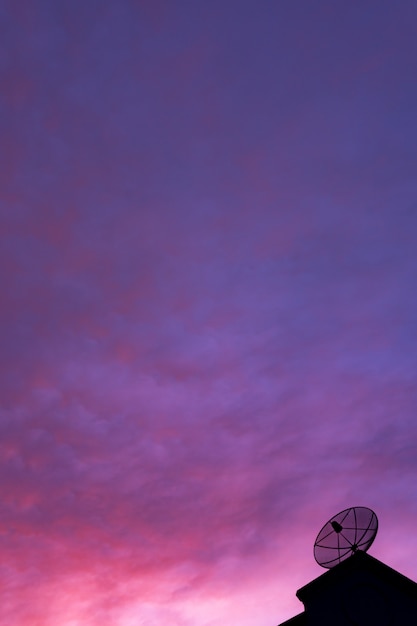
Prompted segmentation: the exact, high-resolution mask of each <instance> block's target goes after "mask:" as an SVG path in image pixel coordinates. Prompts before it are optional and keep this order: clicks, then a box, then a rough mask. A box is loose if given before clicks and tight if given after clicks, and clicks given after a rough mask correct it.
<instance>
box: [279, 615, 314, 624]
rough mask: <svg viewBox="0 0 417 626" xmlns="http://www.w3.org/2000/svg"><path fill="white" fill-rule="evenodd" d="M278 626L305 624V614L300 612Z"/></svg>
mask: <svg viewBox="0 0 417 626" xmlns="http://www.w3.org/2000/svg"><path fill="white" fill-rule="evenodd" d="M279 626H307V620H306V614H305V613H300V614H299V615H296V616H295V617H291V618H290V619H289V620H287V621H286V622H282V624H279Z"/></svg>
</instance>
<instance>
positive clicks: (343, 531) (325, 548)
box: [314, 506, 378, 569]
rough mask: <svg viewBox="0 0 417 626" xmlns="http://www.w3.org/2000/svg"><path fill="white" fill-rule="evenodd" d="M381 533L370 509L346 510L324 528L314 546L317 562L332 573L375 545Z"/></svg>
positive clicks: (357, 507) (362, 507)
mask: <svg viewBox="0 0 417 626" xmlns="http://www.w3.org/2000/svg"><path fill="white" fill-rule="evenodd" d="M377 530H378V518H377V516H376V515H375V513H374V512H373V511H371V509H367V508H366V507H365V506H355V507H352V508H351V509H345V510H344V511H341V512H340V513H338V514H337V515H335V516H334V517H332V518H331V519H330V520H329V521H328V522H327V524H325V525H324V526H323V528H322V529H321V531H320V532H319V534H318V535H317V539H316V541H315V542H314V558H315V559H316V561H317V563H318V564H319V565H321V566H322V567H326V568H327V569H330V568H331V567H334V566H335V565H337V564H338V563H341V562H342V561H344V560H345V559H347V558H349V557H350V556H351V555H352V554H354V553H355V552H357V551H358V550H361V551H362V552H366V551H367V550H368V549H369V548H370V547H371V545H372V543H373V540H374V539H375V535H376V533H377Z"/></svg>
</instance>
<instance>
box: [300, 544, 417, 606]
mask: <svg viewBox="0 0 417 626" xmlns="http://www.w3.org/2000/svg"><path fill="white" fill-rule="evenodd" d="M359 571H361V572H363V571H367V572H369V573H370V574H373V575H374V576H376V577H377V578H380V579H382V580H384V581H385V582H386V583H387V584H389V585H391V586H393V587H396V588H397V589H399V590H400V591H401V592H402V593H404V594H406V595H410V596H411V597H412V598H416V597H417V583H415V582H414V581H413V580H411V579H410V578H407V576H404V575H403V574H400V573H399V572H397V571H396V570H394V569H392V567H389V566H388V565H385V563H382V562H381V561H378V559H375V558H374V557H372V556H370V555H369V554H367V553H366V552H361V551H358V552H356V553H355V554H353V555H352V556H351V557H349V558H348V559H346V560H345V561H342V562H341V563H339V564H338V565H336V566H335V567H333V568H332V569H330V570H328V571H327V572H325V573H324V574H322V575H321V576H319V577H318V578H315V579H314V580H312V581H311V582H310V583H308V584H307V585H305V586H304V587H302V588H301V589H299V590H298V591H297V598H298V599H299V600H301V602H303V603H304V604H305V602H306V601H308V599H309V598H310V597H312V596H314V595H316V594H317V592H319V591H321V590H322V589H324V588H326V587H327V586H328V585H333V584H335V583H336V584H337V583H338V582H339V581H342V580H344V579H345V578H346V577H347V576H350V575H351V574H356V573H357V572H359Z"/></svg>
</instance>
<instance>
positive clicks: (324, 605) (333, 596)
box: [280, 550, 417, 626]
mask: <svg viewBox="0 0 417 626" xmlns="http://www.w3.org/2000/svg"><path fill="white" fill-rule="evenodd" d="M296 595H297V598H298V599H299V600H301V602H302V603H303V604H304V612H303V613H300V614H299V615H296V616H295V617H293V618H291V619H289V620H287V621H286V622H283V623H282V624H280V626H413V625H415V626H417V583H415V582H414V581H412V580H411V579H410V578H407V577H406V576H403V575H402V574H400V573H399V572H397V571H396V570H394V569H392V568H391V567H388V565H385V564H384V563H382V562H381V561H378V559H375V558H374V557H372V556H369V554H367V553H366V552H362V551H361V550H358V551H357V552H355V553H354V554H352V556H350V557H349V558H347V559H346V560H344V561H342V562H341V563H338V564H337V565H335V566H334V567H332V569H329V570H328V571H326V572H325V573H324V574H322V575H321V576H319V577H318V578H315V579H314V580H312V581H311V582H310V583H308V584H307V585H305V586H304V587H302V588H301V589H299V590H298V591H297V594H296Z"/></svg>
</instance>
